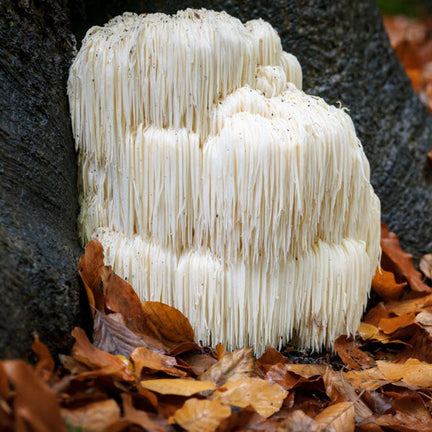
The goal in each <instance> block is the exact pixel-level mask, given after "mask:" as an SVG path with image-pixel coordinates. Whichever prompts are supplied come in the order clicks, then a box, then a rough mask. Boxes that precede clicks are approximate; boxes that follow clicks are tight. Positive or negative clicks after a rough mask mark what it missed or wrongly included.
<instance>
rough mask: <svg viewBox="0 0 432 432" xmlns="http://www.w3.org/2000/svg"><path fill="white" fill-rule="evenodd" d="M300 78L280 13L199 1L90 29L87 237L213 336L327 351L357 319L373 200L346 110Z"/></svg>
mask: <svg viewBox="0 0 432 432" xmlns="http://www.w3.org/2000/svg"><path fill="white" fill-rule="evenodd" d="M301 81H302V72H301V68H300V65H299V63H298V61H297V59H296V58H295V57H294V56H293V55H291V54H288V53H286V52H284V51H283V50H282V46H281V43H280V38H279V36H278V35H277V33H276V32H275V30H274V29H273V28H272V27H271V26H270V25H269V24H267V23H265V22H264V21H262V20H254V21H249V22H247V23H246V24H245V25H243V24H242V23H241V22H240V21H239V20H237V19H235V18H233V17H231V16H229V15H228V14H226V13H224V12H222V13H220V12H214V11H208V10H204V9H202V10H192V9H187V10H185V11H180V12H178V13H177V14H176V15H174V16H168V15H165V14H150V15H135V14H129V13H126V14H124V15H122V16H120V17H117V18H114V19H113V20H111V21H110V22H109V23H108V24H107V25H105V26H104V27H93V28H92V29H90V30H89V32H88V33H87V35H86V37H85V39H84V41H83V44H82V48H81V49H80V51H79V53H78V55H77V57H76V58H75V61H74V62H73V65H72V67H71V70H70V75H69V82H68V93H69V100H70V109H71V116H72V125H73V132H74V136H75V141H76V145H77V149H78V150H79V166H80V168H79V172H80V181H79V188H80V202H81V213H80V216H79V228H80V235H81V240H82V242H83V244H85V243H86V242H87V241H88V240H90V239H91V238H93V237H97V238H98V239H99V240H100V241H101V243H102V244H103V246H104V248H105V253H106V257H107V260H108V262H109V263H110V264H111V265H113V268H114V271H115V272H117V273H118V274H119V275H120V276H122V277H127V279H128V281H129V282H130V283H131V284H132V286H133V287H134V289H135V290H136V291H137V293H138V295H139V296H140V298H141V299H142V300H143V301H144V300H153V301H162V302H165V303H168V304H170V305H172V306H174V307H176V308H178V309H179V310H181V311H182V312H183V313H184V314H185V315H186V316H187V317H188V318H189V319H190V321H191V323H192V325H193V327H194V329H195V332H196V335H197V339H198V340H200V341H202V343H204V344H211V345H215V344H216V343H218V342H221V343H223V344H224V345H225V346H226V347H227V348H228V349H233V348H236V347H242V346H247V345H253V346H254V347H255V350H256V352H257V353H261V352H262V351H263V350H264V349H265V347H266V346H267V345H272V346H276V347H278V346H279V347H280V346H281V345H283V344H284V343H286V342H287V341H290V340H293V341H294V342H295V343H297V344H298V345H299V346H300V347H304V348H312V349H314V350H319V349H321V348H322V347H323V346H324V347H331V345H332V343H333V341H334V340H335V338H337V337H338V336H339V335H340V334H343V333H352V332H354V331H355V330H356V328H357V326H358V324H359V321H360V318H361V314H362V311H363V308H364V305H365V303H366V300H367V297H368V293H369V289H370V282H371V279H372V276H373V274H374V272H375V269H376V268H377V266H378V263H379V256H380V248H379V232H380V204H379V200H378V198H377V197H376V195H375V194H374V192H373V189H372V187H371V185H370V181H369V164H368V161H367V159H366V157H365V155H364V153H363V149H362V146H361V144H360V142H359V140H358V138H357V136H356V134H355V130H354V126H353V123H352V121H351V119H350V117H349V116H348V114H347V113H346V112H345V111H344V110H343V109H338V108H336V107H333V106H329V105H327V104H326V103H325V102H324V101H323V100H322V99H320V98H317V97H314V96H309V95H307V94H305V93H304V92H302V91H301Z"/></svg>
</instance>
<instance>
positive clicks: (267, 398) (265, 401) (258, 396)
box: [212, 378, 288, 418]
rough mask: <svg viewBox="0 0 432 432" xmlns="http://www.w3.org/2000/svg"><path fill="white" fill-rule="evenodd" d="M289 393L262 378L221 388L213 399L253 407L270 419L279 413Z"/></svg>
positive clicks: (243, 380) (241, 381) (233, 382)
mask: <svg viewBox="0 0 432 432" xmlns="http://www.w3.org/2000/svg"><path fill="white" fill-rule="evenodd" d="M287 395H288V392H287V391H286V390H284V389H283V388H282V387H281V386H280V385H278V384H275V383H270V382H269V381H266V380H263V379H260V378H242V379H240V380H238V381H229V382H227V383H225V384H224V385H223V386H222V387H219V388H218V390H216V391H215V392H214V393H213V395H212V399H216V398H218V399H220V400H221V401H222V402H224V403H228V404H231V405H236V406H239V407H241V408H245V407H247V406H248V405H251V406H252V407H253V408H255V410H256V411H257V413H258V414H260V415H262V416H263V417H266V418H267V417H270V416H271V415H272V414H274V413H275V412H277V411H279V410H280V408H281V406H282V403H283V401H284V399H285V398H286V397H287Z"/></svg>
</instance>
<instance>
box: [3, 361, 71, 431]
mask: <svg viewBox="0 0 432 432" xmlns="http://www.w3.org/2000/svg"><path fill="white" fill-rule="evenodd" d="M3 366H4V370H5V372H6V374H7V375H8V377H9V379H10V380H11V381H12V384H13V386H14V389H15V397H14V401H13V407H14V412H15V428H16V429H15V430H16V431H19V432H21V431H29V430H32V431H47V432H48V431H56V432H57V431H58V432H66V429H65V427H64V425H63V421H62V419H61V415H60V406H59V403H58V402H57V396H56V393H55V392H54V391H53V390H51V389H50V388H49V387H48V386H47V385H46V384H45V383H44V382H43V381H42V380H41V379H40V378H39V377H38V376H37V375H36V373H35V372H34V370H33V368H32V367H31V366H30V365H29V364H27V363H25V362H24V361H23V360H8V361H4V362H3Z"/></svg>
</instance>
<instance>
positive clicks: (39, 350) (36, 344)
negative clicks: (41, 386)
mask: <svg viewBox="0 0 432 432" xmlns="http://www.w3.org/2000/svg"><path fill="white" fill-rule="evenodd" d="M32 350H33V352H34V353H35V354H36V357H37V358H38V362H37V364H36V366H35V368H36V371H37V372H38V373H39V376H40V377H41V378H42V379H43V380H48V379H49V378H51V376H52V375H53V373H54V369H55V363H54V359H53V358H52V356H51V353H50V351H49V349H48V348H47V346H46V345H44V344H43V343H42V342H41V341H40V340H39V336H38V335H37V334H35V335H34V341H33V344H32Z"/></svg>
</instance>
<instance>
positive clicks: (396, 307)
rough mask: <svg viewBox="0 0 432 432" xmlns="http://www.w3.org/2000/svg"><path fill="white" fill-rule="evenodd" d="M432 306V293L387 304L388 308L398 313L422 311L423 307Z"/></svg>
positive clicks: (389, 310)
mask: <svg viewBox="0 0 432 432" xmlns="http://www.w3.org/2000/svg"><path fill="white" fill-rule="evenodd" d="M428 306H432V294H429V295H424V296H422V297H416V298H413V299H408V300H402V301H392V302H389V303H387V304H386V309H387V311H388V312H390V313H394V314H396V315H405V314H408V313H412V312H420V311H421V310H422V309H423V308H425V307H428Z"/></svg>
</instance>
